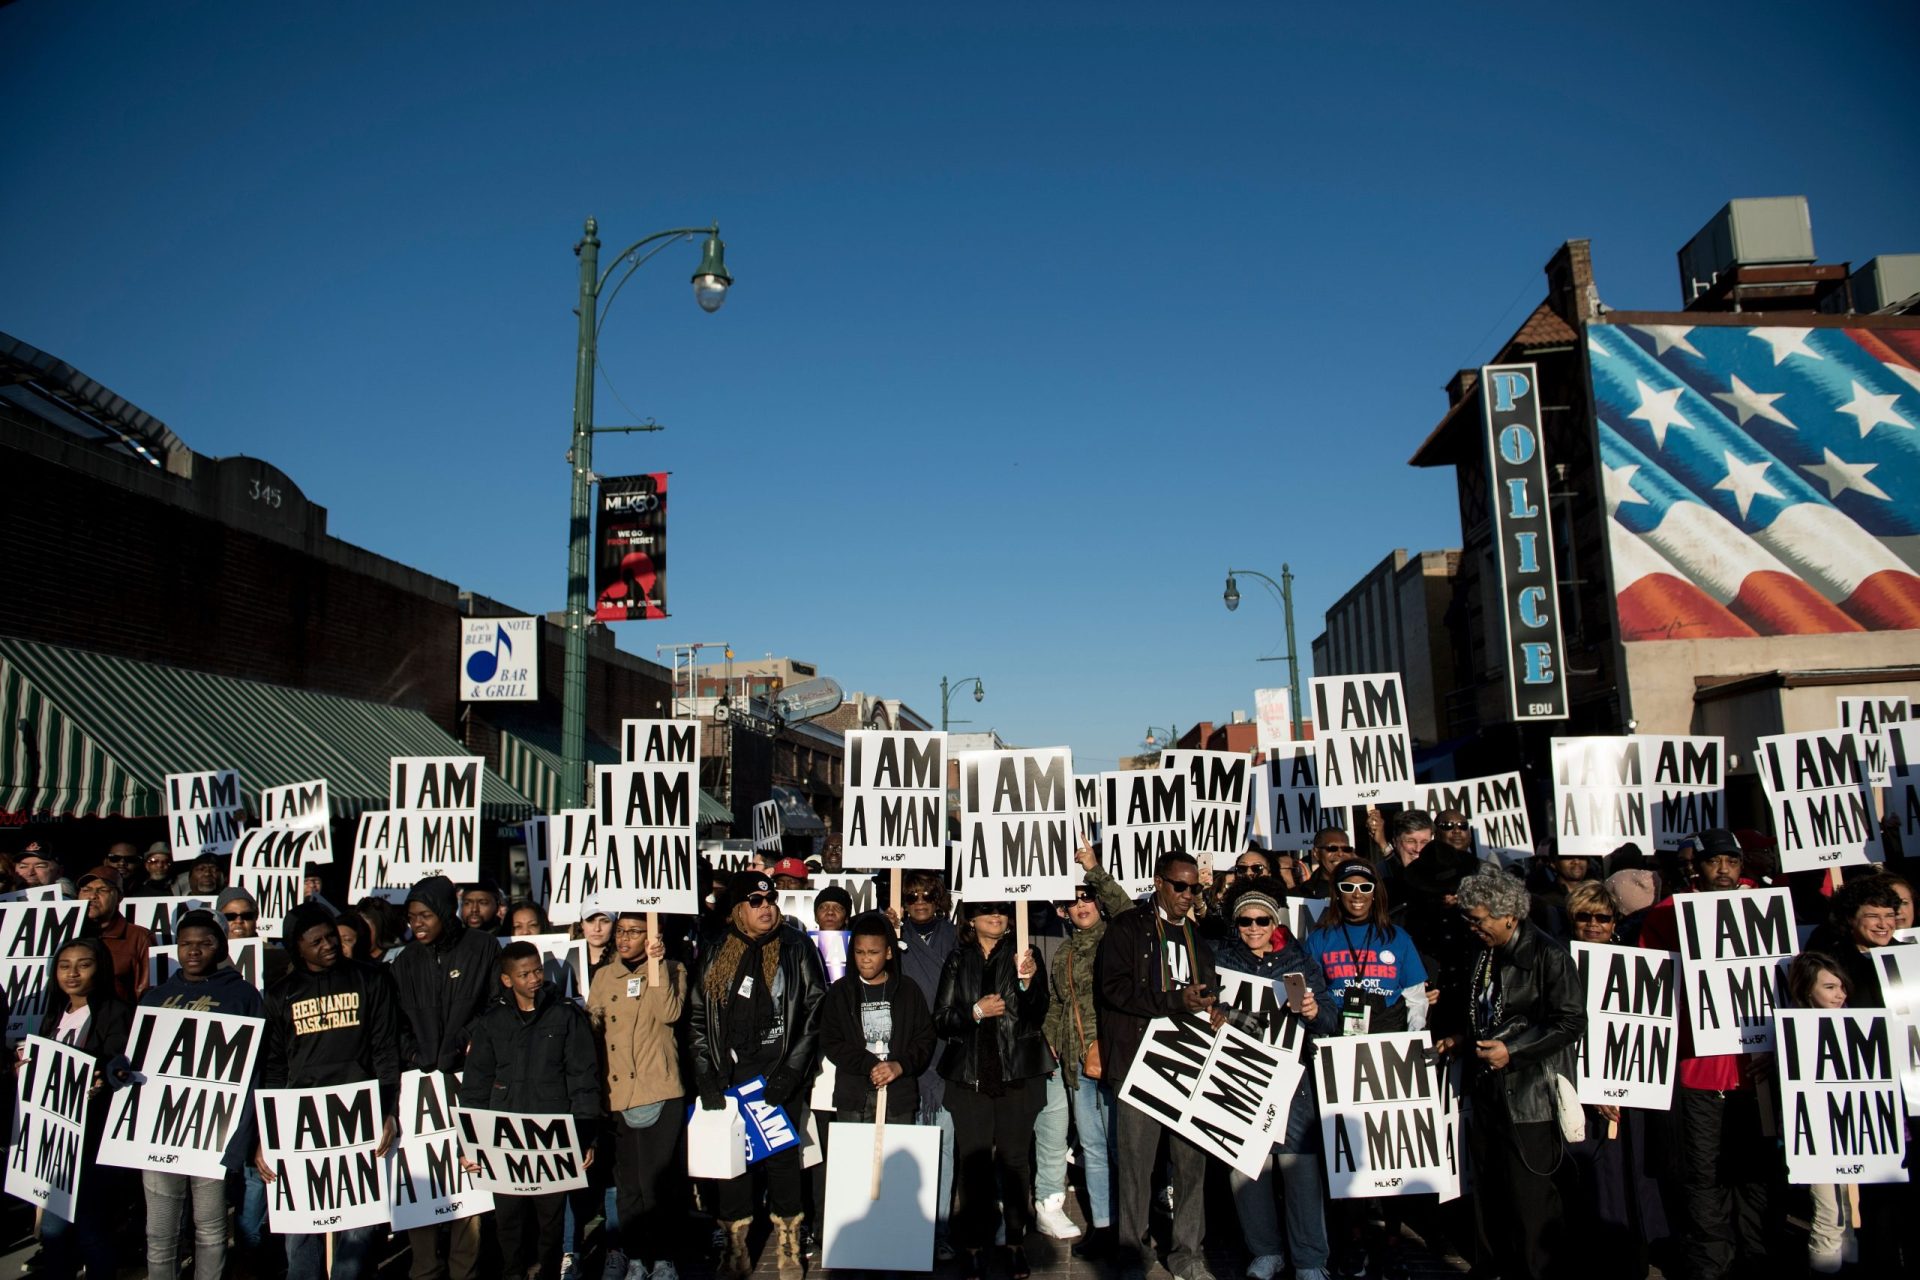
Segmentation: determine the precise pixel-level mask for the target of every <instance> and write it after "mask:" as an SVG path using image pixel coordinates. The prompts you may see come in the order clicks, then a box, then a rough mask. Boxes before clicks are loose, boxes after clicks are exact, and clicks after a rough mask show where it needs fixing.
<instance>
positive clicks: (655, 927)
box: [647, 911, 660, 990]
mask: <svg viewBox="0 0 1920 1280" xmlns="http://www.w3.org/2000/svg"><path fill="white" fill-rule="evenodd" d="M659 936H660V913H659V912H658V911H649V912H647V941H648V942H652V941H653V940H654V939H655V938H657V937H659ZM647 985H648V986H650V987H653V988H655V989H656V990H657V989H658V988H659V986H660V962H659V961H658V960H655V959H654V958H653V957H652V956H648V957H647Z"/></svg>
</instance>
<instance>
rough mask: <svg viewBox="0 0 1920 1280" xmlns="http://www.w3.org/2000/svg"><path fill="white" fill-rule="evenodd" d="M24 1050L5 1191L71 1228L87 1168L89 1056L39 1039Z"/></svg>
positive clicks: (17, 1080) (17, 1074) (17, 1078)
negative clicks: (83, 1169)
mask: <svg viewBox="0 0 1920 1280" xmlns="http://www.w3.org/2000/svg"><path fill="white" fill-rule="evenodd" d="M22 1045H23V1047H24V1048H25V1050H26V1060H25V1061H24V1062H22V1063H21V1064H20V1065H19V1066H18V1067H17V1068H16V1069H15V1072H14V1094H13V1097H14V1108H13V1132H12V1133H11V1134H10V1135H9V1136H8V1140H9V1143H10V1146H9V1148H8V1153H7V1178H6V1191H7V1194H8V1195H10V1196H17V1197H19V1198H20V1199H22V1200H25V1201H26V1202H27V1203H28V1204H30V1205H33V1206H35V1207H36V1208H41V1209H45V1210H46V1211H47V1212H48V1213H53V1214H58V1215H59V1216H60V1217H62V1218H65V1219H66V1220H67V1221H68V1222H72V1221H74V1216H73V1210H74V1205H75V1204H76V1203H78V1201H79V1199H80V1174H81V1169H82V1166H83V1165H84V1164H85V1163H86V1160H85V1157H84V1154H83V1153H84V1152H85V1149H86V1139H87V1105H88V1095H89V1093H90V1091H91V1089H92V1087H93V1068H94V1062H93V1055H92V1054H90V1053H83V1052H81V1051H80V1050H79V1049H75V1048H73V1047H71V1046H69V1045H64V1044H61V1043H59V1042H58V1041H55V1040H46V1039H43V1038H41V1037H40V1036H28V1037H27V1038H26V1039H25V1040H24V1041H22Z"/></svg>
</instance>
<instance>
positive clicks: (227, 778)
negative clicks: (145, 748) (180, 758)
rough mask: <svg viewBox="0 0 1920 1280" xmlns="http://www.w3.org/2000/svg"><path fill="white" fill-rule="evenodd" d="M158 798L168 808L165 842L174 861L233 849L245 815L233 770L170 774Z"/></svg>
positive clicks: (188, 860)
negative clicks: (160, 796)
mask: <svg viewBox="0 0 1920 1280" xmlns="http://www.w3.org/2000/svg"><path fill="white" fill-rule="evenodd" d="M161 795H162V796H163V797H164V798H165V800H166V807H167V843H168V844H169V845H171V846H172V847H173V856H174V860H175V861H177V862H191V861H192V860H193V859H195V858H197V857H199V856H200V855H201V854H203V853H219V854H224V853H227V852H228V851H229V850H231V849H232V848H233V842H234V840H235V838H236V837H238V836H239V834H240V823H241V820H242V819H243V818H244V817H245V816H246V803H247V802H246V800H245V798H244V797H243V796H241V794H240V775H239V774H238V773H237V772H235V771H234V770H232V769H217V770H214V771H212V772H210V773H170V774H168V775H167V776H166V778H165V779H164V780H163V783H162V786H161Z"/></svg>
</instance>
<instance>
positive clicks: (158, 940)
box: [120, 896, 217, 947]
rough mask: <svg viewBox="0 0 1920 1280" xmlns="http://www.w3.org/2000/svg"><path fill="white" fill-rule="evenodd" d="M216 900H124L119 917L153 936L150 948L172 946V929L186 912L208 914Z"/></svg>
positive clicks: (190, 898) (195, 898) (191, 897)
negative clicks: (122, 916)
mask: <svg viewBox="0 0 1920 1280" xmlns="http://www.w3.org/2000/svg"><path fill="white" fill-rule="evenodd" d="M216 900H217V899H215V898H203V897H197V896H188V897H182V898H124V899H122V900H121V903H120V914H122V915H124V916H125V917H126V918H127V920H128V921H129V922H130V923H132V924H137V925H139V926H140V927H141V928H142V929H145V930H146V931H147V932H148V933H150V934H152V935H153V945H154V946H161V947H170V946H172V945H173V926H174V925H175V924H176V923H178V922H179V920H180V917H181V916H183V915H185V914H187V912H189V911H211V910H213V904H214V902H215V901H216Z"/></svg>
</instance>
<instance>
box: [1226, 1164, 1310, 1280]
mask: <svg viewBox="0 0 1920 1280" xmlns="http://www.w3.org/2000/svg"><path fill="white" fill-rule="evenodd" d="M1276 1166H1278V1168H1279V1170H1280V1195H1281V1199H1282V1200H1284V1201H1285V1202H1286V1213H1287V1248H1286V1249H1282V1248H1281V1247H1280V1218H1279V1215H1278V1214H1277V1213H1276V1212H1275V1210H1274V1204H1273V1182H1274V1178H1273V1173H1274V1168H1275V1167H1276ZM1227 1172H1228V1180H1229V1181H1230V1182H1231V1183H1232V1185H1233V1205H1234V1208H1235V1209H1236V1210H1238V1211H1239V1214H1240V1234H1241V1236H1242V1237H1243V1238H1244V1239H1245V1240H1246V1242H1247V1252H1248V1253H1250V1254H1252V1255H1253V1256H1254V1257H1256V1258H1264V1257H1268V1256H1270V1255H1273V1254H1281V1253H1286V1252H1288V1251H1289V1250H1291V1252H1292V1255H1293V1266H1294V1269H1295V1270H1297V1271H1306V1270H1311V1269H1312V1268H1314V1267H1325V1266H1326V1265H1327V1204H1326V1200H1327V1197H1326V1191H1325V1189H1324V1187H1323V1186H1322V1184H1321V1181H1320V1156H1319V1155H1318V1153H1316V1152H1311V1151H1275V1152H1274V1153H1273V1154H1272V1155H1270V1156H1268V1157H1267V1165H1266V1168H1264V1169H1262V1170H1261V1171H1260V1176H1259V1177H1258V1178H1257V1179H1256V1178H1249V1177H1248V1176H1247V1175H1246V1174H1244V1173H1241V1172H1240V1171H1239V1170H1238V1169H1230V1170H1228V1171H1227Z"/></svg>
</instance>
